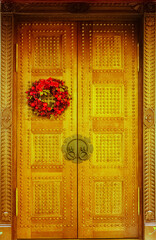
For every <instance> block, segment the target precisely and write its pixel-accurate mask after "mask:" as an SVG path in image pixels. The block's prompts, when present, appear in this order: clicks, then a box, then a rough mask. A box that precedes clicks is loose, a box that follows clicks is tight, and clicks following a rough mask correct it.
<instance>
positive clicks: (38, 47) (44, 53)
mask: <svg viewBox="0 0 156 240" xmlns="http://www.w3.org/2000/svg"><path fill="white" fill-rule="evenodd" d="M60 40H61V38H60V36H38V37H36V38H35V43H34V49H35V50H34V51H35V53H34V55H35V56H34V61H35V68H39V69H40V68H58V67H60V61H61V52H60V49H61V47H60Z"/></svg>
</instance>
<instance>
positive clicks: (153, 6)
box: [144, 1, 156, 13]
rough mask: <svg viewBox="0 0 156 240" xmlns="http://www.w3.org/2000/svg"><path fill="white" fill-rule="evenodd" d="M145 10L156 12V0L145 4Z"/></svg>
mask: <svg viewBox="0 0 156 240" xmlns="http://www.w3.org/2000/svg"><path fill="white" fill-rule="evenodd" d="M144 12H147V13H155V12H156V2H152V1H151V2H150V1H149V2H146V3H145V4H144Z"/></svg>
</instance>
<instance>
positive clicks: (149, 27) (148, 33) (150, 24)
mask: <svg viewBox="0 0 156 240" xmlns="http://www.w3.org/2000/svg"><path fill="white" fill-rule="evenodd" d="M155 25H156V17H155V15H154V14H148V15H145V18H144V100H143V106H144V116H146V117H147V118H146V117H145V118H146V119H145V121H144V127H143V135H144V136H143V137H144V212H145V220H146V221H150V220H154V219H155V125H154V124H152V125H151V124H150V123H151V121H153V120H152V116H153V118H154V112H155V58H156V53H155V51H156V46H155V40H156V35H155ZM152 112H153V114H152ZM147 113H148V114H147ZM147 115H150V116H147Z"/></svg>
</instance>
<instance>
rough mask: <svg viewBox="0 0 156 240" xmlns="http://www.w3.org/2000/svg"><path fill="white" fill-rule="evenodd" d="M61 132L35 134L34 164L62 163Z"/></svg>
mask: <svg viewBox="0 0 156 240" xmlns="http://www.w3.org/2000/svg"><path fill="white" fill-rule="evenodd" d="M59 146H61V135H60V134H33V151H32V155H33V159H32V162H33V164H37V165H38V164H39V165H45V164H62V154H61V151H60V149H58V148H59Z"/></svg>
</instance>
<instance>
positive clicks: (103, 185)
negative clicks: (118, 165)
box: [95, 181, 123, 215]
mask: <svg viewBox="0 0 156 240" xmlns="http://www.w3.org/2000/svg"><path fill="white" fill-rule="evenodd" d="M122 199H123V182H112V181H107V182H99V181H98V182H95V214H96V215H107V214H109V215H110V214H111V215H112V214H120V215H121V213H122V211H123V202H122V201H123V200H122Z"/></svg>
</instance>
